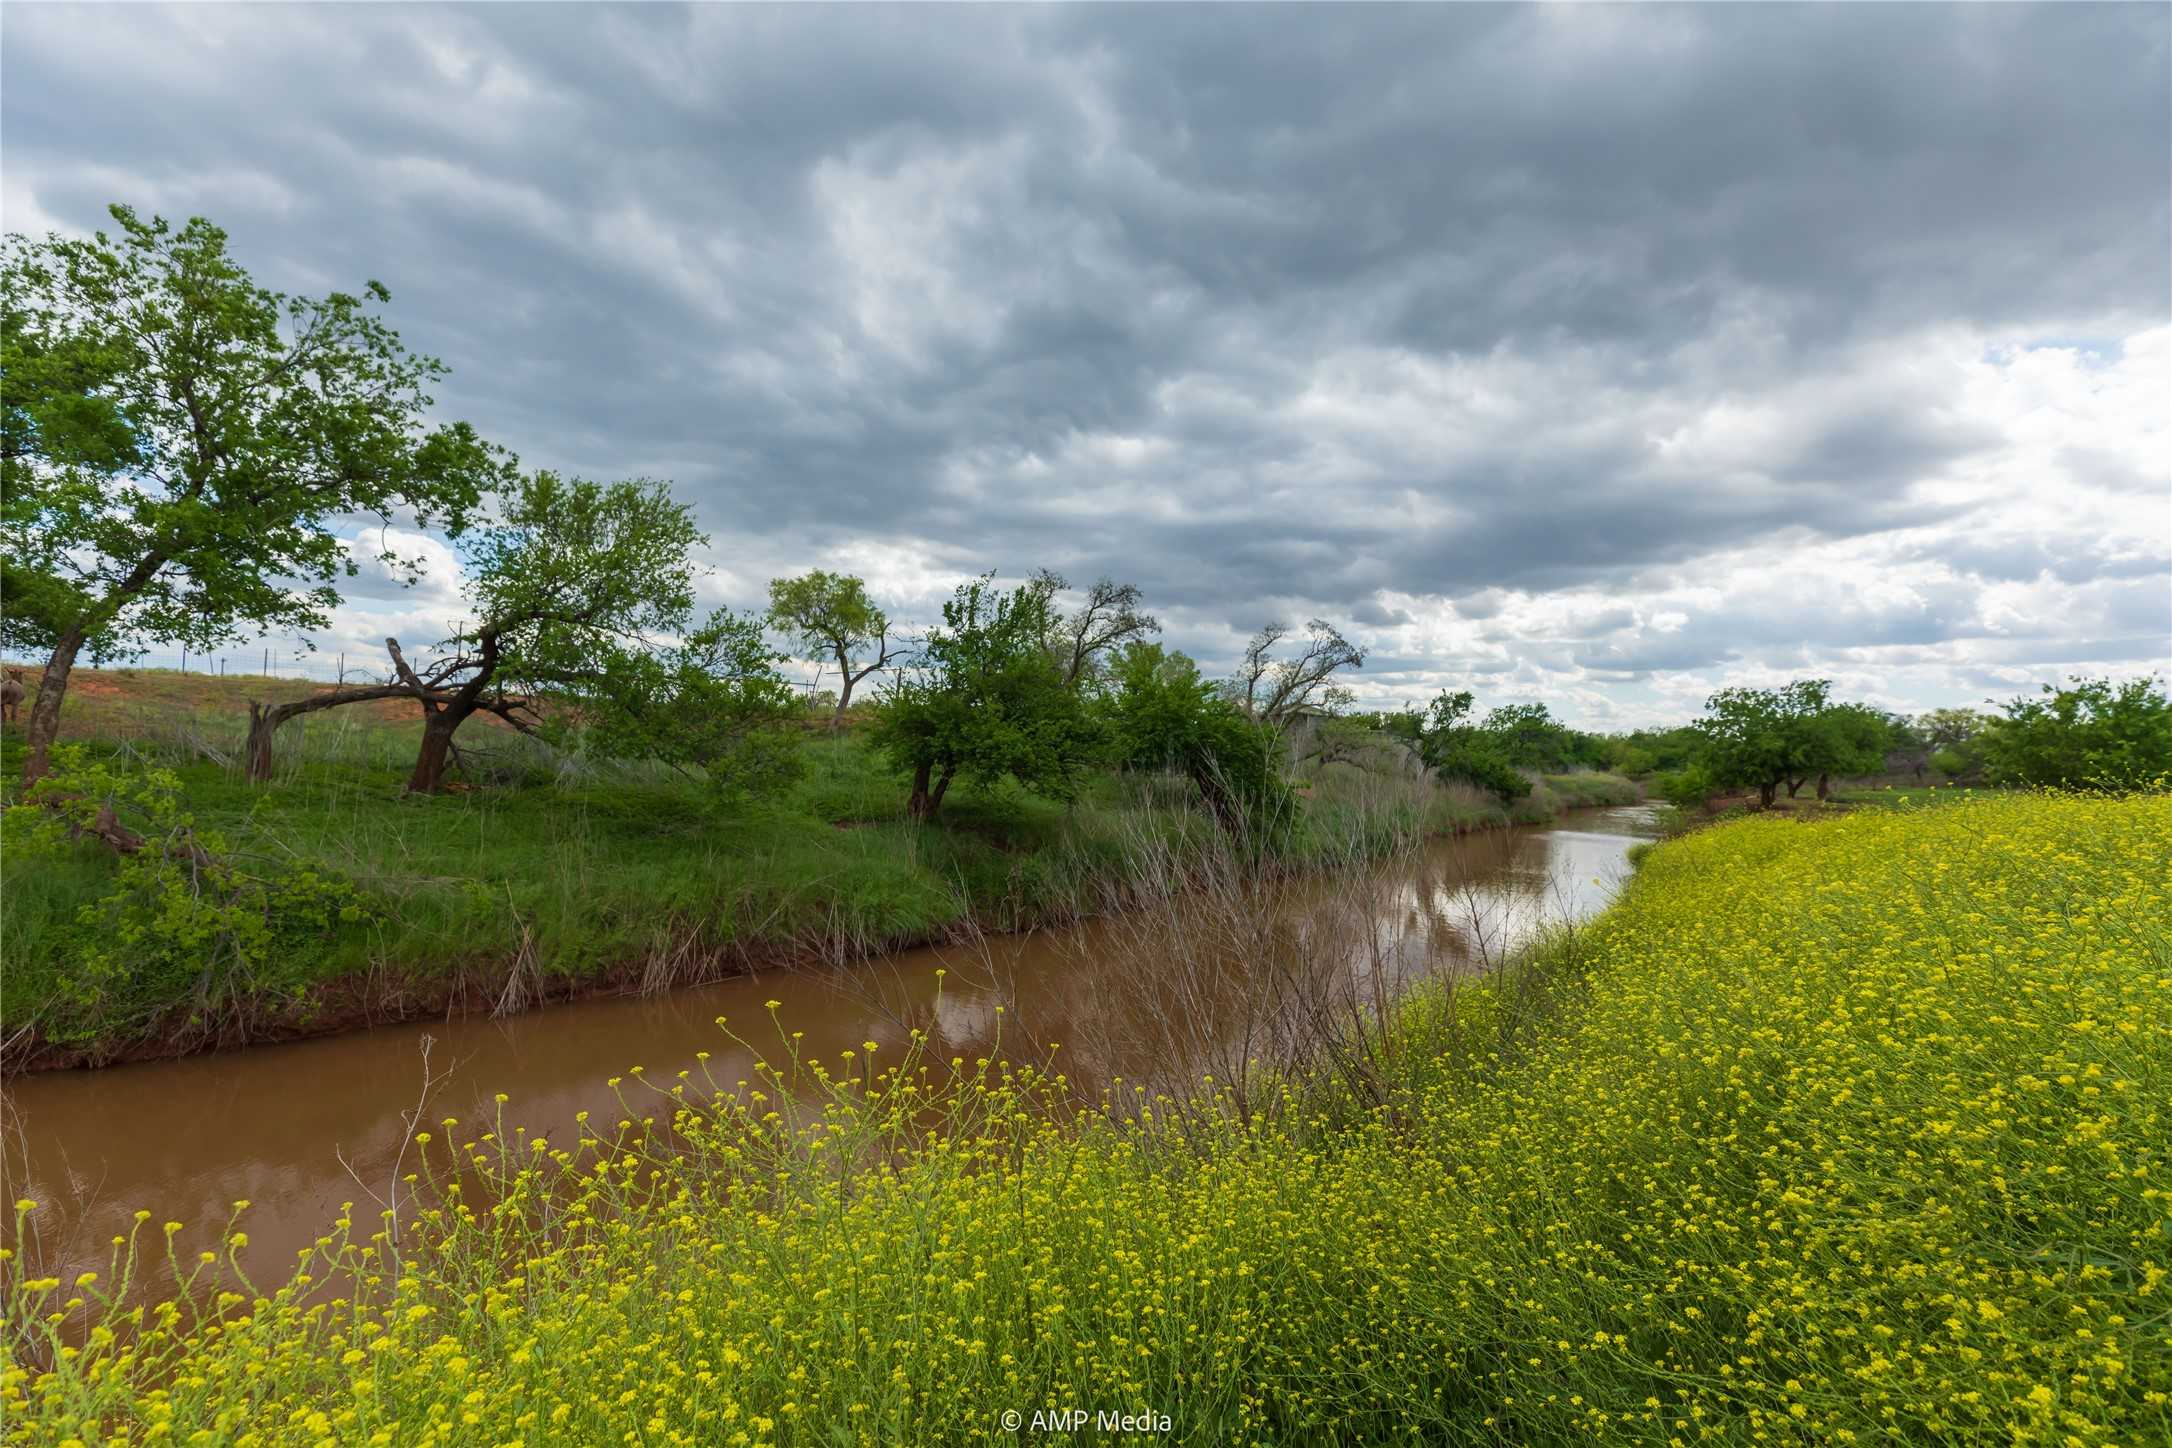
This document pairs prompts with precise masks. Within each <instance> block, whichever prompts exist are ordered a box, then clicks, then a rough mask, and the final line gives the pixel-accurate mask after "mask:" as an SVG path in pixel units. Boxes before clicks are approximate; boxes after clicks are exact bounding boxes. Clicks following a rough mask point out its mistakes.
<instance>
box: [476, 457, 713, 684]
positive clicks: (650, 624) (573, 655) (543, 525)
mask: <svg viewBox="0 0 2172 1448" xmlns="http://www.w3.org/2000/svg"><path fill="white" fill-rule="evenodd" d="M708 541H709V540H708V537H707V535H706V534H704V533H703V532H702V531H701V530H700V529H699V528H698V527H696V526H695V524H694V516H693V510H692V509H691V508H690V507H688V506H687V505H686V504H684V503H681V502H679V501H678V500H676V499H675V498H673V497H672V496H671V489H670V486H669V485H668V484H666V483H662V482H656V481H652V480H648V479H633V480H628V481H625V482H617V483H610V484H604V483H596V482H590V481H588V480H587V479H582V478H574V479H566V478H562V477H560V476H559V475H558V474H556V473H553V472H537V473H532V474H529V475H527V476H524V477H522V478H519V479H518V480H516V481H515V482H513V483H512V484H510V485H509V486H507V488H506V489H505V490H504V491H503V492H502V493H501V494H500V497H499V516H498V518H497V519H496V520H495V521H494V522H492V523H490V524H489V525H487V526H485V527H482V528H478V529H476V530H475V531H474V532H472V533H471V534H469V535H468V537H467V538H466V539H465V540H464V541H463V543H462V546H461V550H460V551H461V559H462V562H463V563H464V565H465V567H466V571H467V595H468V599H469V602H470V603H471V604H472V606H473V607H474V609H475V617H476V620H477V622H476V627H475V629H474V634H475V638H476V641H477V644H478V646H479V648H480V650H481V651H482V652H483V655H484V656H486V657H494V664H495V671H494V672H493V673H492V674H491V675H490V678H489V682H491V683H496V684H502V685H504V686H506V687H510V688H522V689H539V690H546V691H549V690H564V691H570V692H572V693H573V694H574V695H575V696H576V697H578V696H581V695H585V694H586V693H587V692H588V691H589V690H590V689H592V688H593V687H594V686H595V685H596V684H597V683H598V682H599V681H603V680H607V679H609V678H610V677H611V676H612V670H613V669H615V668H619V667H622V666H623V665H624V664H625V663H626V662H627V661H628V660H630V659H632V658H634V657H636V656H638V655H640V654H643V653H647V652H649V651H650V650H651V648H652V645H651V644H650V642H649V640H650V639H652V638H653V637H654V636H656V635H658V634H667V633H676V632H678V631H679V630H681V629H683V628H684V627H685V626H686V622H687V615H688V612H689V611H690V610H691V609H692V607H693V604H694V564H693V560H692V557H691V550H692V549H693V548H695V547H696V546H697V545H700V544H705V543H707V542H708ZM492 650H495V654H494V656H492V655H491V651H492Z"/></svg>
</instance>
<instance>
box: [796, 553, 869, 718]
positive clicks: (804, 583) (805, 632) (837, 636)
mask: <svg viewBox="0 0 2172 1448" xmlns="http://www.w3.org/2000/svg"><path fill="white" fill-rule="evenodd" d="M769 624H770V626H771V627H772V628H775V629H778V630H780V631H781V632H784V633H787V634H790V635H791V636H792V640H793V642H794V644H795V645H796V646H797V647H798V649H799V654H800V657H802V658H806V659H811V660H813V661H815V662H817V663H825V662H826V663H832V664H835V665H836V666H837V674H838V690H837V695H836V699H837V703H836V709H837V712H838V713H840V714H841V713H843V712H844V709H845V707H846V706H847V705H849V704H850V703H851V702H852V690H853V688H854V686H856V685H857V684H858V683H859V682H860V681H861V680H862V679H864V678H866V677H867V676H868V675H869V674H871V673H873V672H874V671H875V670H877V669H879V668H881V667H883V665H885V664H887V663H888V662H889V661H890V658H891V656H892V652H893V651H892V649H891V647H890V642H889V635H890V619H889V616H888V615H887V614H885V613H884V612H883V611H882V610H881V609H879V608H877V607H875V605H874V603H873V602H872V601H871V600H870V599H869V598H868V596H867V584H866V582H865V581H864V580H862V579H859V578H856V577H854V576H853V575H851V574H849V573H828V572H825V571H824V570H822V569H819V568H817V569H815V570H814V571H813V572H811V573H804V574H801V575H800V576H799V577H797V578H779V579H775V580H773V581H772V582H771V583H770V585H769ZM870 651H872V657H870ZM863 660H864V662H863Z"/></svg>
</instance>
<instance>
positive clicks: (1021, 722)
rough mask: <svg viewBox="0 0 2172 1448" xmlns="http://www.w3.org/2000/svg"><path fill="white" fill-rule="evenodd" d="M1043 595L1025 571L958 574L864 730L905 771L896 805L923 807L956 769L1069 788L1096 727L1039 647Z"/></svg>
mask: <svg viewBox="0 0 2172 1448" xmlns="http://www.w3.org/2000/svg"><path fill="white" fill-rule="evenodd" d="M1049 612H1050V611H1049V595H1048V591H1047V590H1046V589H1044V588H1041V587H1038V586H1036V585H1035V584H1032V583H1028V584H1025V585H1023V586H1021V587H1019V588H1016V589H1013V590H1011V591H1009V592H1005V591H1003V590H1001V589H998V588H997V587H995V584H994V575H993V574H987V575H983V576H982V577H980V578H976V579H974V580H973V581H972V582H970V583H966V584H963V585H961V586H960V587H959V588H958V590H957V592H956V594H955V595H954V596H953V597H952V598H951V599H950V601H949V602H947V603H945V604H944V605H943V622H942V626H941V627H940V628H936V629H934V630H931V631H930V632H929V634H928V637H927V641H926V643H925V644H924V645H923V646H922V650H921V654H920V657H919V659H918V661H917V663H918V667H916V668H915V669H914V671H913V672H912V673H911V674H909V675H907V676H906V677H903V678H901V679H899V680H898V681H897V682H896V683H894V684H893V685H891V687H890V688H889V689H888V690H886V691H885V692H884V694H883V697H882V702H881V705H880V707H879V709H878V711H877V714H876V720H875V732H874V739H875V743H876V745H877V747H878V748H880V749H881V750H882V751H883V752H884V753H885V754H887V755H888V756H889V757H890V759H891V760H892V761H893V762H895V763H896V764H897V765H899V766H900V767H901V768H905V769H909V770H911V771H912V794H911V796H910V798H909V800H908V802H907V806H906V807H907V810H908V812H909V813H910V814H911V815H912V816H913V817H914V818H915V819H922V820H926V819H932V818H933V817H934V816H935V813H936V811H938V810H940V809H941V808H942V805H943V796H944V795H945V793H947V792H948V790H949V789H950V786H951V783H952V781H954V780H955V779H957V778H958V777H959V776H960V775H963V776H965V777H966V778H967V779H972V780H979V781H986V780H994V779H999V778H1002V777H1004V776H1006V775H1007V776H1009V777H1010V778H1012V779H1015V780H1017V781H1018V782H1019V783H1020V784H1022V785H1024V786H1025V787H1026V788H1028V789H1030V790H1033V791H1034V792H1036V793H1038V794H1044V795H1047V796H1049V797H1050V798H1053V799H1069V798H1071V797H1072V796H1073V795H1074V794H1075V793H1076V791H1077V788H1078V782H1079V778H1080V776H1081V775H1082V774H1083V772H1084V770H1085V768H1086V766H1087V764H1088V763H1089V762H1091V760H1092V759H1093V758H1094V757H1095V755H1096V753H1097V752H1098V750H1099V746H1100V742H1101V731H1100V729H1099V727H1098V725H1097V723H1096V721H1095V720H1094V719H1093V718H1092V716H1091V715H1090V714H1089V712H1088V710H1087V707H1086V703H1085V700H1084V699H1083V698H1081V697H1080V695H1079V694H1078V692H1077V691H1075V690H1073V689H1072V688H1070V687H1069V685H1067V684H1066V683H1065V682H1064V677H1063V671H1062V670H1061V669H1060V668H1058V667H1057V665H1056V663H1055V661H1054V660H1053V659H1051V658H1050V657H1049V654H1048V650H1047V648H1046V647H1045V641H1046V640H1047V638H1048V637H1049V633H1050V622H1049Z"/></svg>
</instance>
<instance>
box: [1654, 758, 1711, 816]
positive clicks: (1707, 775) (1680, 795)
mask: <svg viewBox="0 0 2172 1448" xmlns="http://www.w3.org/2000/svg"><path fill="white" fill-rule="evenodd" d="M1718 787H1719V786H1718V785H1717V784H1716V783H1715V782H1714V781H1713V778H1712V772H1711V771H1710V770H1708V769H1706V768H1705V767H1704V766H1703V765H1701V764H1692V765H1690V766H1689V767H1688V768H1686V769H1678V770H1676V771H1675V772H1674V773H1672V774H1668V775H1662V776H1661V777H1660V780H1659V793H1660V795H1661V796H1662V797H1663V798H1665V800H1666V801H1667V803H1668V804H1671V805H1673V806H1674V807H1675V808H1676V809H1697V808H1699V807H1701V806H1702V805H1703V804H1704V802H1705V801H1706V800H1708V799H1710V798H1711V797H1712V791H1713V790H1715V789H1717V788H1718Z"/></svg>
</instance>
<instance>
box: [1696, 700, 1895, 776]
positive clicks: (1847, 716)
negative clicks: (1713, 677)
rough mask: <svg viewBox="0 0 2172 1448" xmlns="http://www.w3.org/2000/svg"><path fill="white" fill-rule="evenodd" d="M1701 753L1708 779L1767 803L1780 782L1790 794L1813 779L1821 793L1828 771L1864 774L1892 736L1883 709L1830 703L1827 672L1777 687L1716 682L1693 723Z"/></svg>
mask: <svg viewBox="0 0 2172 1448" xmlns="http://www.w3.org/2000/svg"><path fill="white" fill-rule="evenodd" d="M1697 728H1698V730H1699V732H1700V733H1702V734H1703V736H1704V739H1705V746H1706V747H1705V752H1704V754H1703V756H1702V758H1701V760H1700V763H1701V764H1702V765H1703V767H1704V768H1705V770H1706V771H1708V772H1709V774H1710V777H1711V779H1712V780H1713V782H1714V783H1717V784H1722V785H1748V786H1751V787H1753V788H1755V789H1756V790H1757V792H1758V797H1759V799H1760V801H1761V802H1762V803H1764V804H1766V805H1770V804H1771V803H1772V801H1773V799H1774V797H1775V796H1776V795H1777V794H1778V793H1779V789H1780V786H1781V785H1783V784H1785V785H1787V786H1788V793H1789V794H1791V795H1792V794H1794V793H1795V792H1796V791H1797V790H1799V789H1800V788H1801V787H1802V786H1803V785H1804V784H1805V783H1807V782H1809V781H1810V780H1812V779H1816V780H1817V781H1818V792H1819V795H1820V797H1822V796H1823V795H1824V794H1825V792H1826V789H1827V786H1828V784H1829V781H1830V777H1831V776H1832V775H1835V774H1850V773H1871V772H1874V771H1876V770H1877V769H1878V768H1879V767H1880V765H1882V764H1883V762H1884V756H1885V746H1886V743H1887V742H1888V740H1889V739H1890V738H1891V731H1890V726H1889V725H1888V723H1887V721H1886V718H1885V716H1884V715H1883V714H1881V713H1879V712H1878V711H1877V710H1875V709H1872V708H1870V707H1868V706H1867V705H1861V704H1843V703H1836V702H1835V701H1834V700H1833V698H1832V681H1831V680H1829V679H1797V680H1795V681H1794V682H1792V683H1790V684H1788V685H1787V686H1786V687H1785V688H1782V689H1777V690H1775V689H1748V688H1735V689H1722V690H1720V691H1719V692H1718V693H1716V694H1714V695H1712V697H1711V698H1710V699H1708V700H1707V701H1706V702H1705V717H1704V718H1702V719H1700V720H1699V721H1698V723H1697Z"/></svg>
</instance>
